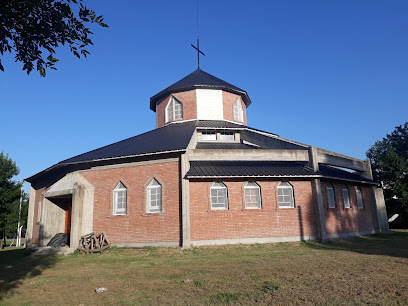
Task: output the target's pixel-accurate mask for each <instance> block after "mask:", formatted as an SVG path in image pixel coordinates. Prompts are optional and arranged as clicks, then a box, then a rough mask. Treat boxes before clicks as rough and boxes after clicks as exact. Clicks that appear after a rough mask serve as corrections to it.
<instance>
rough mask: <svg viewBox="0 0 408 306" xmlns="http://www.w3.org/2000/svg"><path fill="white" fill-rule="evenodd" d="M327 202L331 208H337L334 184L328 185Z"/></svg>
mask: <svg viewBox="0 0 408 306" xmlns="http://www.w3.org/2000/svg"><path fill="white" fill-rule="evenodd" d="M326 193H327V202H328V203H329V208H336V200H335V197H334V189H333V186H332V184H330V183H327V186H326Z"/></svg>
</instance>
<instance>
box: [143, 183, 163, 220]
mask: <svg viewBox="0 0 408 306" xmlns="http://www.w3.org/2000/svg"><path fill="white" fill-rule="evenodd" d="M146 191H147V192H146V193H147V195H146V206H147V207H146V211H147V212H148V213H160V212H161V211H162V186H161V185H160V183H159V182H158V181H157V180H156V179H152V181H151V182H150V184H149V185H148V186H147V190H146Z"/></svg>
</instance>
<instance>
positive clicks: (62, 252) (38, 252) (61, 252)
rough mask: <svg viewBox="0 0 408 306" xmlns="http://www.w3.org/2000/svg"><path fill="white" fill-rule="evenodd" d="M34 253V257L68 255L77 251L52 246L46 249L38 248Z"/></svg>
mask: <svg viewBox="0 0 408 306" xmlns="http://www.w3.org/2000/svg"><path fill="white" fill-rule="evenodd" d="M33 250H34V252H33V253H32V255H64V256H65V255H68V254H71V253H73V252H74V251H75V250H74V249H72V248H66V247H60V248H53V247H50V246H46V247H37V248H34V249H33Z"/></svg>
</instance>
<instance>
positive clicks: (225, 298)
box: [210, 292, 239, 305]
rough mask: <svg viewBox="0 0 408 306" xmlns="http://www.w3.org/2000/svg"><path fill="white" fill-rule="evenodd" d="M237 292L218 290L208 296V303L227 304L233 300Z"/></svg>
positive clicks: (236, 296)
mask: <svg viewBox="0 0 408 306" xmlns="http://www.w3.org/2000/svg"><path fill="white" fill-rule="evenodd" d="M238 298H239V293H229V292H220V293H216V294H213V295H211V296H210V303H211V304H216V305H227V304H231V303H233V302H235V301H236V300H238Z"/></svg>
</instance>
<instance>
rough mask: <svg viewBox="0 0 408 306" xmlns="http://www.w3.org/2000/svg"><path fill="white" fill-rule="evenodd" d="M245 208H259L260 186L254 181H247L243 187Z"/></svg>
mask: <svg viewBox="0 0 408 306" xmlns="http://www.w3.org/2000/svg"><path fill="white" fill-rule="evenodd" d="M244 198H245V208H247V209H256V208H261V188H260V187H259V185H258V184H257V183H255V182H248V183H247V184H246V185H245V187H244Z"/></svg>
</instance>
